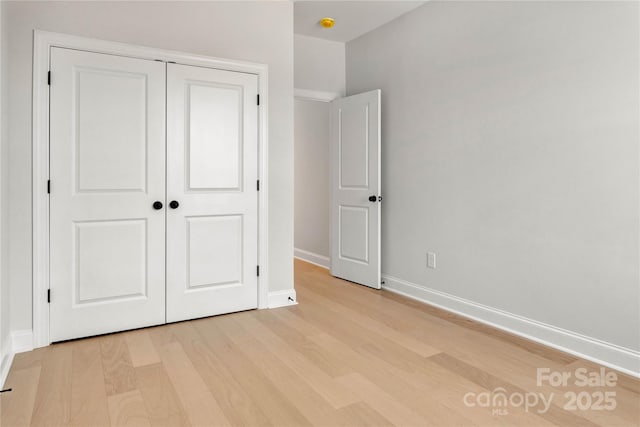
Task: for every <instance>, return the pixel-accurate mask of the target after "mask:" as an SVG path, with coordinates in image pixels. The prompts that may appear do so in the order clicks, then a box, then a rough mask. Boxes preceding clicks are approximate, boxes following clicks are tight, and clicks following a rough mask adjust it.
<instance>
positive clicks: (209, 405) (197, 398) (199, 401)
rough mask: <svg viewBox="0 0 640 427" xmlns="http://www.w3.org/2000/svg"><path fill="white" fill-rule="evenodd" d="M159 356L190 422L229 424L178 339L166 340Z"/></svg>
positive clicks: (200, 424)
mask: <svg viewBox="0 0 640 427" xmlns="http://www.w3.org/2000/svg"><path fill="white" fill-rule="evenodd" d="M160 357H161V358H162V362H163V364H164V366H165V369H166V371H167V375H168V376H169V379H170V380H171V383H172V384H173V387H174V388H175V390H176V392H177V394H178V398H179V399H180V402H181V403H182V407H183V408H184V410H185V412H186V414H187V417H188V418H189V421H190V423H191V424H192V425H193V426H205V425H216V426H230V425H231V423H230V422H229V420H228V419H227V417H226V416H225V414H224V412H223V411H222V409H221V408H220V405H219V404H218V402H217V401H216V400H215V399H214V397H213V396H212V395H211V392H209V390H208V388H207V386H206V384H205V383H204V382H203V381H202V378H201V377H200V375H199V374H198V371H197V370H196V369H195V368H194V366H193V364H192V363H191V361H190V360H189V357H188V356H187V355H186V354H185V352H184V349H183V348H182V345H180V344H179V343H171V344H166V345H165V346H163V347H162V349H161V350H160Z"/></svg>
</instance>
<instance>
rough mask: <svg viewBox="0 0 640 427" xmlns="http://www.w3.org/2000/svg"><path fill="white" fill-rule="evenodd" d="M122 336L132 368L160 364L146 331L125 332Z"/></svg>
mask: <svg viewBox="0 0 640 427" xmlns="http://www.w3.org/2000/svg"><path fill="white" fill-rule="evenodd" d="M124 336H125V340H126V342H127V347H128V348H129V354H130V356H131V364H132V365H133V367H134V368H137V367H139V366H145V365H153V364H156V363H160V356H158V353H157V352H156V348H155V346H154V345H153V343H152V342H151V338H150V337H149V332H148V330H147V329H140V330H138V331H129V332H125V333H124Z"/></svg>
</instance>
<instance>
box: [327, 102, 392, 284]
mask: <svg viewBox="0 0 640 427" xmlns="http://www.w3.org/2000/svg"><path fill="white" fill-rule="evenodd" d="M381 201H382V196H381V195H380V90H374V91H371V92H366V93H362V94H358V95H353V96H348V97H346V98H340V99H336V100H334V101H333V102H332V103H331V274H332V275H334V276H336V277H340V278H342V279H346V280H350V281H352V282H356V283H360V284H362V285H366V286H370V287H372V288H376V289H380V286H381V285H380V202H381Z"/></svg>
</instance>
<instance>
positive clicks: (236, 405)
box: [171, 322, 271, 426]
mask: <svg viewBox="0 0 640 427" xmlns="http://www.w3.org/2000/svg"><path fill="white" fill-rule="evenodd" d="M171 326H172V330H173V331H174V333H175V336H176V337H178V339H179V342H180V343H181V344H182V347H183V349H184V351H185V353H186V354H187V356H189V359H190V360H191V362H192V363H193V366H194V367H195V368H196V369H197V371H198V374H199V375H200V376H201V377H202V379H203V381H204V382H205V384H206V385H207V387H208V388H209V391H210V392H211V394H212V395H213V397H214V398H215V399H216V401H217V402H218V403H219V404H220V407H221V408H222V410H223V411H224V413H225V415H226V416H227V418H228V419H229V421H230V422H231V424H233V425H254V426H267V425H271V422H270V421H269V418H268V417H267V415H265V413H264V412H263V411H262V410H261V409H260V406H259V405H258V404H257V403H256V402H255V401H254V399H253V398H252V396H251V395H250V393H248V392H247V390H246V389H245V387H244V386H243V385H242V384H241V383H240V382H238V380H236V378H235V376H234V375H233V372H232V371H231V370H230V369H228V367H227V366H225V364H224V363H223V362H222V361H220V359H219V358H218V357H217V356H216V355H215V354H214V353H213V352H212V351H211V350H209V347H208V346H207V344H206V342H205V340H204V338H203V337H202V335H200V334H199V333H198V331H197V330H196V329H195V327H194V326H193V324H192V322H180V323H176V324H174V325H171Z"/></svg>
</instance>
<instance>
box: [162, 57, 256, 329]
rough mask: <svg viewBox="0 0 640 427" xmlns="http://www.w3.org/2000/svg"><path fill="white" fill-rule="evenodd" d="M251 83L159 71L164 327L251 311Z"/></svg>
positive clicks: (241, 77) (238, 76)
mask: <svg viewBox="0 0 640 427" xmlns="http://www.w3.org/2000/svg"><path fill="white" fill-rule="evenodd" d="M257 86H258V77H257V76H256V75H253V74H247V73H238V72H230V71H223V70H215V69H208V68H200V67H190V66H184V65H178V64H168V65H167V161H168V163H167V201H168V202H170V205H169V207H168V210H167V321H168V322H173V321H179V320H184V319H192V318H197V317H204V316H211V315H215V314H222V313H229V312H233V311H240V310H246V309H251V308H256V307H257V303H258V288H257V285H258V278H257V271H256V268H257V264H258V262H257V255H258V191H257V188H256V181H257V179H258V175H257V170H258V127H257V125H258V106H257V104H256V97H257V94H258V87H257Z"/></svg>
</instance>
